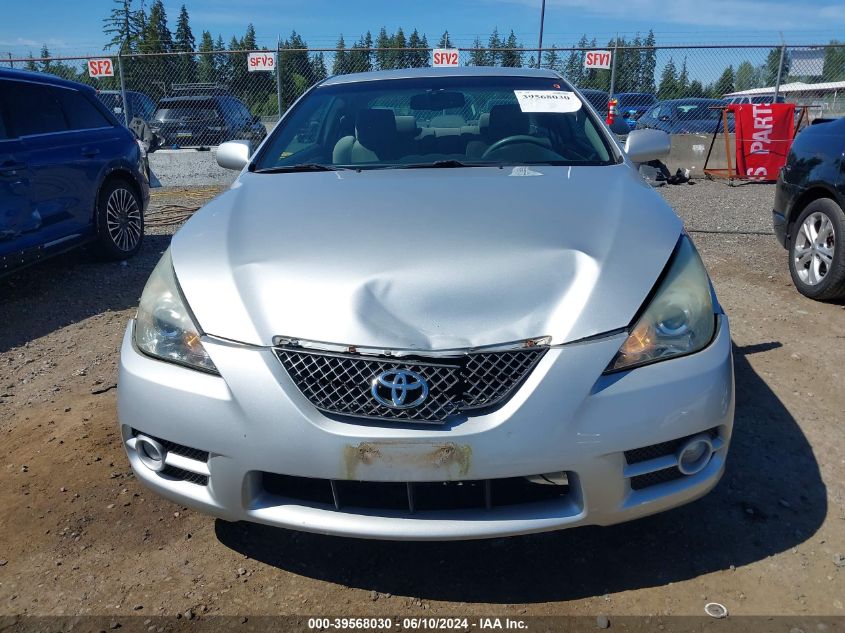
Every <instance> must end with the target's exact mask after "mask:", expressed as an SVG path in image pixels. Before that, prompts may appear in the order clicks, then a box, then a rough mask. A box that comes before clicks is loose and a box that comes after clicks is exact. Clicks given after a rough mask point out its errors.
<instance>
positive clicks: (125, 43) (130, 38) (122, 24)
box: [103, 0, 141, 55]
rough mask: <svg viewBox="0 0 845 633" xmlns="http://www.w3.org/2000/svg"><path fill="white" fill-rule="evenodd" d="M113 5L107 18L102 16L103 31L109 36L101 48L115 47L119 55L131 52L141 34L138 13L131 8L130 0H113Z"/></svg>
mask: <svg viewBox="0 0 845 633" xmlns="http://www.w3.org/2000/svg"><path fill="white" fill-rule="evenodd" d="M113 1H114V4H115V6H114V7H112V10H111V12H110V13H109V16H108V17H107V18H103V33H105V34H106V36H109V35H110V36H111V39H110V40H109V41H108V43H107V44H106V46H105V48H104V49H103V50H111V49H113V48H117V52H118V53H119V54H121V55H127V54H129V53H131V52H132V51H133V50H134V49H135V48H136V47H137V44H138V37H139V36H140V35H141V23H140V22H139V14H138V12H136V11H133V10H132V0H113Z"/></svg>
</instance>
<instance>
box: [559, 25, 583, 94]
mask: <svg viewBox="0 0 845 633" xmlns="http://www.w3.org/2000/svg"><path fill="white" fill-rule="evenodd" d="M586 45H587V36H586V35H582V36H581V39H580V40H579V42H578V43H577V44H576V46H578V47H581V46H586ZM563 74H564V76H565V77H566V78H567V79H568V80H569V81H570V82H572V83H573V84H575V85H576V86H581V84H582V83H583V76H584V51H579V50H575V49H573V50H571V51H570V52H569V55H567V57H566V63H565V64H564V66H563Z"/></svg>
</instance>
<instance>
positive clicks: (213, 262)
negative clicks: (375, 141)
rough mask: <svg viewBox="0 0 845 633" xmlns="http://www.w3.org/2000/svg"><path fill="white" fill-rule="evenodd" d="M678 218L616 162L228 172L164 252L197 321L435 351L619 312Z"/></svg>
mask: <svg viewBox="0 0 845 633" xmlns="http://www.w3.org/2000/svg"><path fill="white" fill-rule="evenodd" d="M680 232H681V222H680V220H679V219H678V217H677V216H676V215H675V214H674V213H673V212H672V210H671V209H670V208H669V207H668V206H667V205H666V203H665V202H664V201H663V200H662V198H661V197H660V196H659V195H658V194H656V193H655V192H654V191H653V190H652V189H651V188H650V187H649V186H648V185H646V184H645V183H644V182H642V180H641V179H640V178H639V176H638V175H637V173H636V172H635V171H634V170H633V169H631V168H630V167H628V166H627V165H624V164H621V165H615V166H604V167H545V166H544V167H531V168H526V167H515V168H513V167H509V168H504V169H499V168H486V167H485V168H465V169H400V170H396V169H390V170H371V171H362V172H354V171H348V172H346V171H341V172H317V173H288V174H251V173H244V174H243V175H241V177H240V178H239V179H238V181H237V182H236V183H235V185H234V186H233V187H232V189H230V190H229V191H227V192H225V193H223V194H222V195H220V196H218V197H217V198H216V199H214V200H213V201H212V202H210V203H209V204H208V205H206V206H205V207H204V208H203V209H202V210H200V211H199V212H198V213H196V214H195V216H194V217H193V218H192V219H191V220H190V221H189V222H188V223H187V224H186V225H185V226H184V227H183V228H182V229H181V230H180V231H179V232H178V234H177V235H176V236H175V237H174V239H173V244H172V256H173V265H174V269H175V272H176V276H177V278H178V280H179V283H180V285H181V288H182V291H183V293H184V295H185V298H186V299H187V301H188V304H189V305H190V306H191V309H192V310H193V312H194V315H195V316H196V319H197V321H198V323H199V326H200V328H201V329H202V330H204V331H205V332H206V333H208V334H212V335H216V336H219V337H223V338H227V339H232V340H235V341H241V342H244V343H249V344H255V345H271V344H272V343H273V338H274V337H275V336H285V337H293V338H298V339H304V340H312V341H321V342H326V343H339V344H348V345H356V346H362V347H377V348H385V349H387V348H395V349H396V348H398V349H419V350H443V349H454V348H468V347H479V346H484V345H494V344H499V343H507V342H512V341H518V340H522V339H526V338H533V337H540V336H551V337H552V341H553V343H562V342H567V341H572V340H577V339H580V338H584V337H587V336H592V335H595V334H600V333H603V332H608V331H610V330H614V329H618V328H622V327H625V326H627V325H628V324H629V323H630V322H631V320H632V319H633V317H634V316H635V314H636V312H637V310H638V309H639V308H640V306H641V305H642V303H643V301H644V300H645V298H646V296H647V294H648V293H649V291H650V290H651V288H652V287H653V285H654V283H655V281H656V280H657V278H658V276H659V275H660V272H661V270H662V269H663V267H664V266H665V264H666V262H667V260H668V259H669V256H670V254H671V253H672V249H673V248H674V246H675V244H676V242H677V240H678V237H679V235H680Z"/></svg>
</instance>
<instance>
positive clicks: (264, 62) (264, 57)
mask: <svg viewBox="0 0 845 633" xmlns="http://www.w3.org/2000/svg"><path fill="white" fill-rule="evenodd" d="M275 67H276V55H275V54H274V53H271V52H267V53H250V54H249V56H248V58H247V70H249V72H254V71H257V70H273V69H274V68H275Z"/></svg>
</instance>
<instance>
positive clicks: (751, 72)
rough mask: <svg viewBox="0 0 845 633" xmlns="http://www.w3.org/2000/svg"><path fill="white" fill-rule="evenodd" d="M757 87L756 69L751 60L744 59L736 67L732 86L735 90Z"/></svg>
mask: <svg viewBox="0 0 845 633" xmlns="http://www.w3.org/2000/svg"><path fill="white" fill-rule="evenodd" d="M757 87H758V86H757V70H756V69H755V68H754V66H753V65H752V64H751V62H749V61H747V60H746V61H744V62H742V63H741V64H740V65H739V66H737V67H736V73H735V77H734V88H735V89H736V90H749V89H751V88H757Z"/></svg>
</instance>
